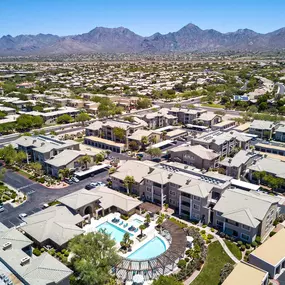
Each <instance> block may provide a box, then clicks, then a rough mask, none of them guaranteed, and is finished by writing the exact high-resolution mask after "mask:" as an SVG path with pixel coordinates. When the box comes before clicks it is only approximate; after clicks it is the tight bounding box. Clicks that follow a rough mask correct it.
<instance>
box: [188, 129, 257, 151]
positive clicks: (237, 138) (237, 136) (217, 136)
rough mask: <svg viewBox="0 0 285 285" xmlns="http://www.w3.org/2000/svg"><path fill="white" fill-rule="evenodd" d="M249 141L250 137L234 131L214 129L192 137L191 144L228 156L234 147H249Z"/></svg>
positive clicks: (244, 148)
mask: <svg viewBox="0 0 285 285" xmlns="http://www.w3.org/2000/svg"><path fill="white" fill-rule="evenodd" d="M250 141H251V138H250V137H248V136H246V135H245V134H242V133H239V132H236V131H230V132H222V131H214V132H212V133H208V134H202V135H201V136H199V137H196V138H193V139H192V141H191V143H192V145H202V146H204V147H205V148H208V149H212V150H214V151H215V152H216V153H219V154H220V155H221V156H229V155H230V154H231V153H232V152H233V151H234V150H235V149H236V148H241V149H243V150H247V149H249V147H250Z"/></svg>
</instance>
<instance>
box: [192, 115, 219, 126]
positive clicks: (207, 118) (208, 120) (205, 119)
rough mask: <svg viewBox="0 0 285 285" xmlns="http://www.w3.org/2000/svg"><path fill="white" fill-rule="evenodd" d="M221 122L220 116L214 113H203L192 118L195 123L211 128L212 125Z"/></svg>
mask: <svg viewBox="0 0 285 285" xmlns="http://www.w3.org/2000/svg"><path fill="white" fill-rule="evenodd" d="M221 122H222V116H220V115H217V114H215V113H210V112H207V113H203V114H201V115H200V116H199V117H198V118H196V119H194V120H193V123H194V124H195V125H200V126H205V127H209V128H211V127H212V126H214V125H217V124H218V123H221Z"/></svg>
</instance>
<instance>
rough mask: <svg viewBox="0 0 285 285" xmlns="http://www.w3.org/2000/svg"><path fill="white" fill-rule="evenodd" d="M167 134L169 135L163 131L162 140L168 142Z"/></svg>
mask: <svg viewBox="0 0 285 285" xmlns="http://www.w3.org/2000/svg"><path fill="white" fill-rule="evenodd" d="M166 134H167V131H163V132H162V140H163V141H164V140H166Z"/></svg>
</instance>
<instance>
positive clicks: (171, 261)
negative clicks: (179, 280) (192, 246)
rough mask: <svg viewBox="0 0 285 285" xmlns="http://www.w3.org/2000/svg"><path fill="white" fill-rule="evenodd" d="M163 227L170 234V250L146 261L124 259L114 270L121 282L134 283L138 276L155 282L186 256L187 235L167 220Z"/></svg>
mask: <svg viewBox="0 0 285 285" xmlns="http://www.w3.org/2000/svg"><path fill="white" fill-rule="evenodd" d="M162 227H163V229H164V230H165V231H167V232H168V233H169V239H168V242H169V244H170V245H169V247H168V249H167V250H166V251H165V252H164V253H162V254H160V255H159V256H157V257H154V258H151V259H146V260H132V259H129V258H122V259H121V260H120V262H119V263H118V264H117V265H116V266H115V269H114V270H115V273H116V276H117V277H118V278H119V279H120V280H122V281H124V282H125V281H132V280H133V276H134V275H136V274H139V275H142V276H143V277H144V280H145V281H146V280H153V279H155V278H157V277H159V276H160V275H166V274H169V273H171V272H172V271H173V270H174V269H175V267H176V262H178V260H179V259H180V258H182V257H183V256H184V252H185V249H186V244H187V238H186V233H185V232H184V231H183V229H181V228H180V227H179V226H178V225H176V224H175V223H173V222H171V221H170V220H166V221H165V222H164V223H163V224H162Z"/></svg>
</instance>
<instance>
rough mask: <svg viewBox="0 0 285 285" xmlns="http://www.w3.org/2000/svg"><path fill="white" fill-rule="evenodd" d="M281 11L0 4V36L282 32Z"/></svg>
mask: <svg viewBox="0 0 285 285" xmlns="http://www.w3.org/2000/svg"><path fill="white" fill-rule="evenodd" d="M284 10H285V1H284V0H270V1H268V0H198V1H197V0H132V1H131V0H0V36H2V35H7V34H10V35H12V36H15V35H18V34H38V33H40V32H41V33H52V34H57V35H74V34H79V33H84V32H88V31H90V30H92V29H93V28H94V27H97V26H104V27H119V26H123V27H126V28H129V29H130V30H132V31H134V32H135V33H137V34H140V35H142V36H149V35H152V34H153V33H155V32H160V33H162V34H164V33H167V32H173V31H177V30H178V29H180V28H181V27H183V26H184V25H186V24H188V23H193V24H196V25H198V26H199V27H201V28H202V29H210V28H213V29H216V30H218V31H221V32H230V31H235V30H237V29H239V28H249V29H253V30H255V31H257V32H262V33H266V32H270V31H273V30H276V29H279V28H281V27H285V17H284V16H283V15H282V13H283V12H284Z"/></svg>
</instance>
